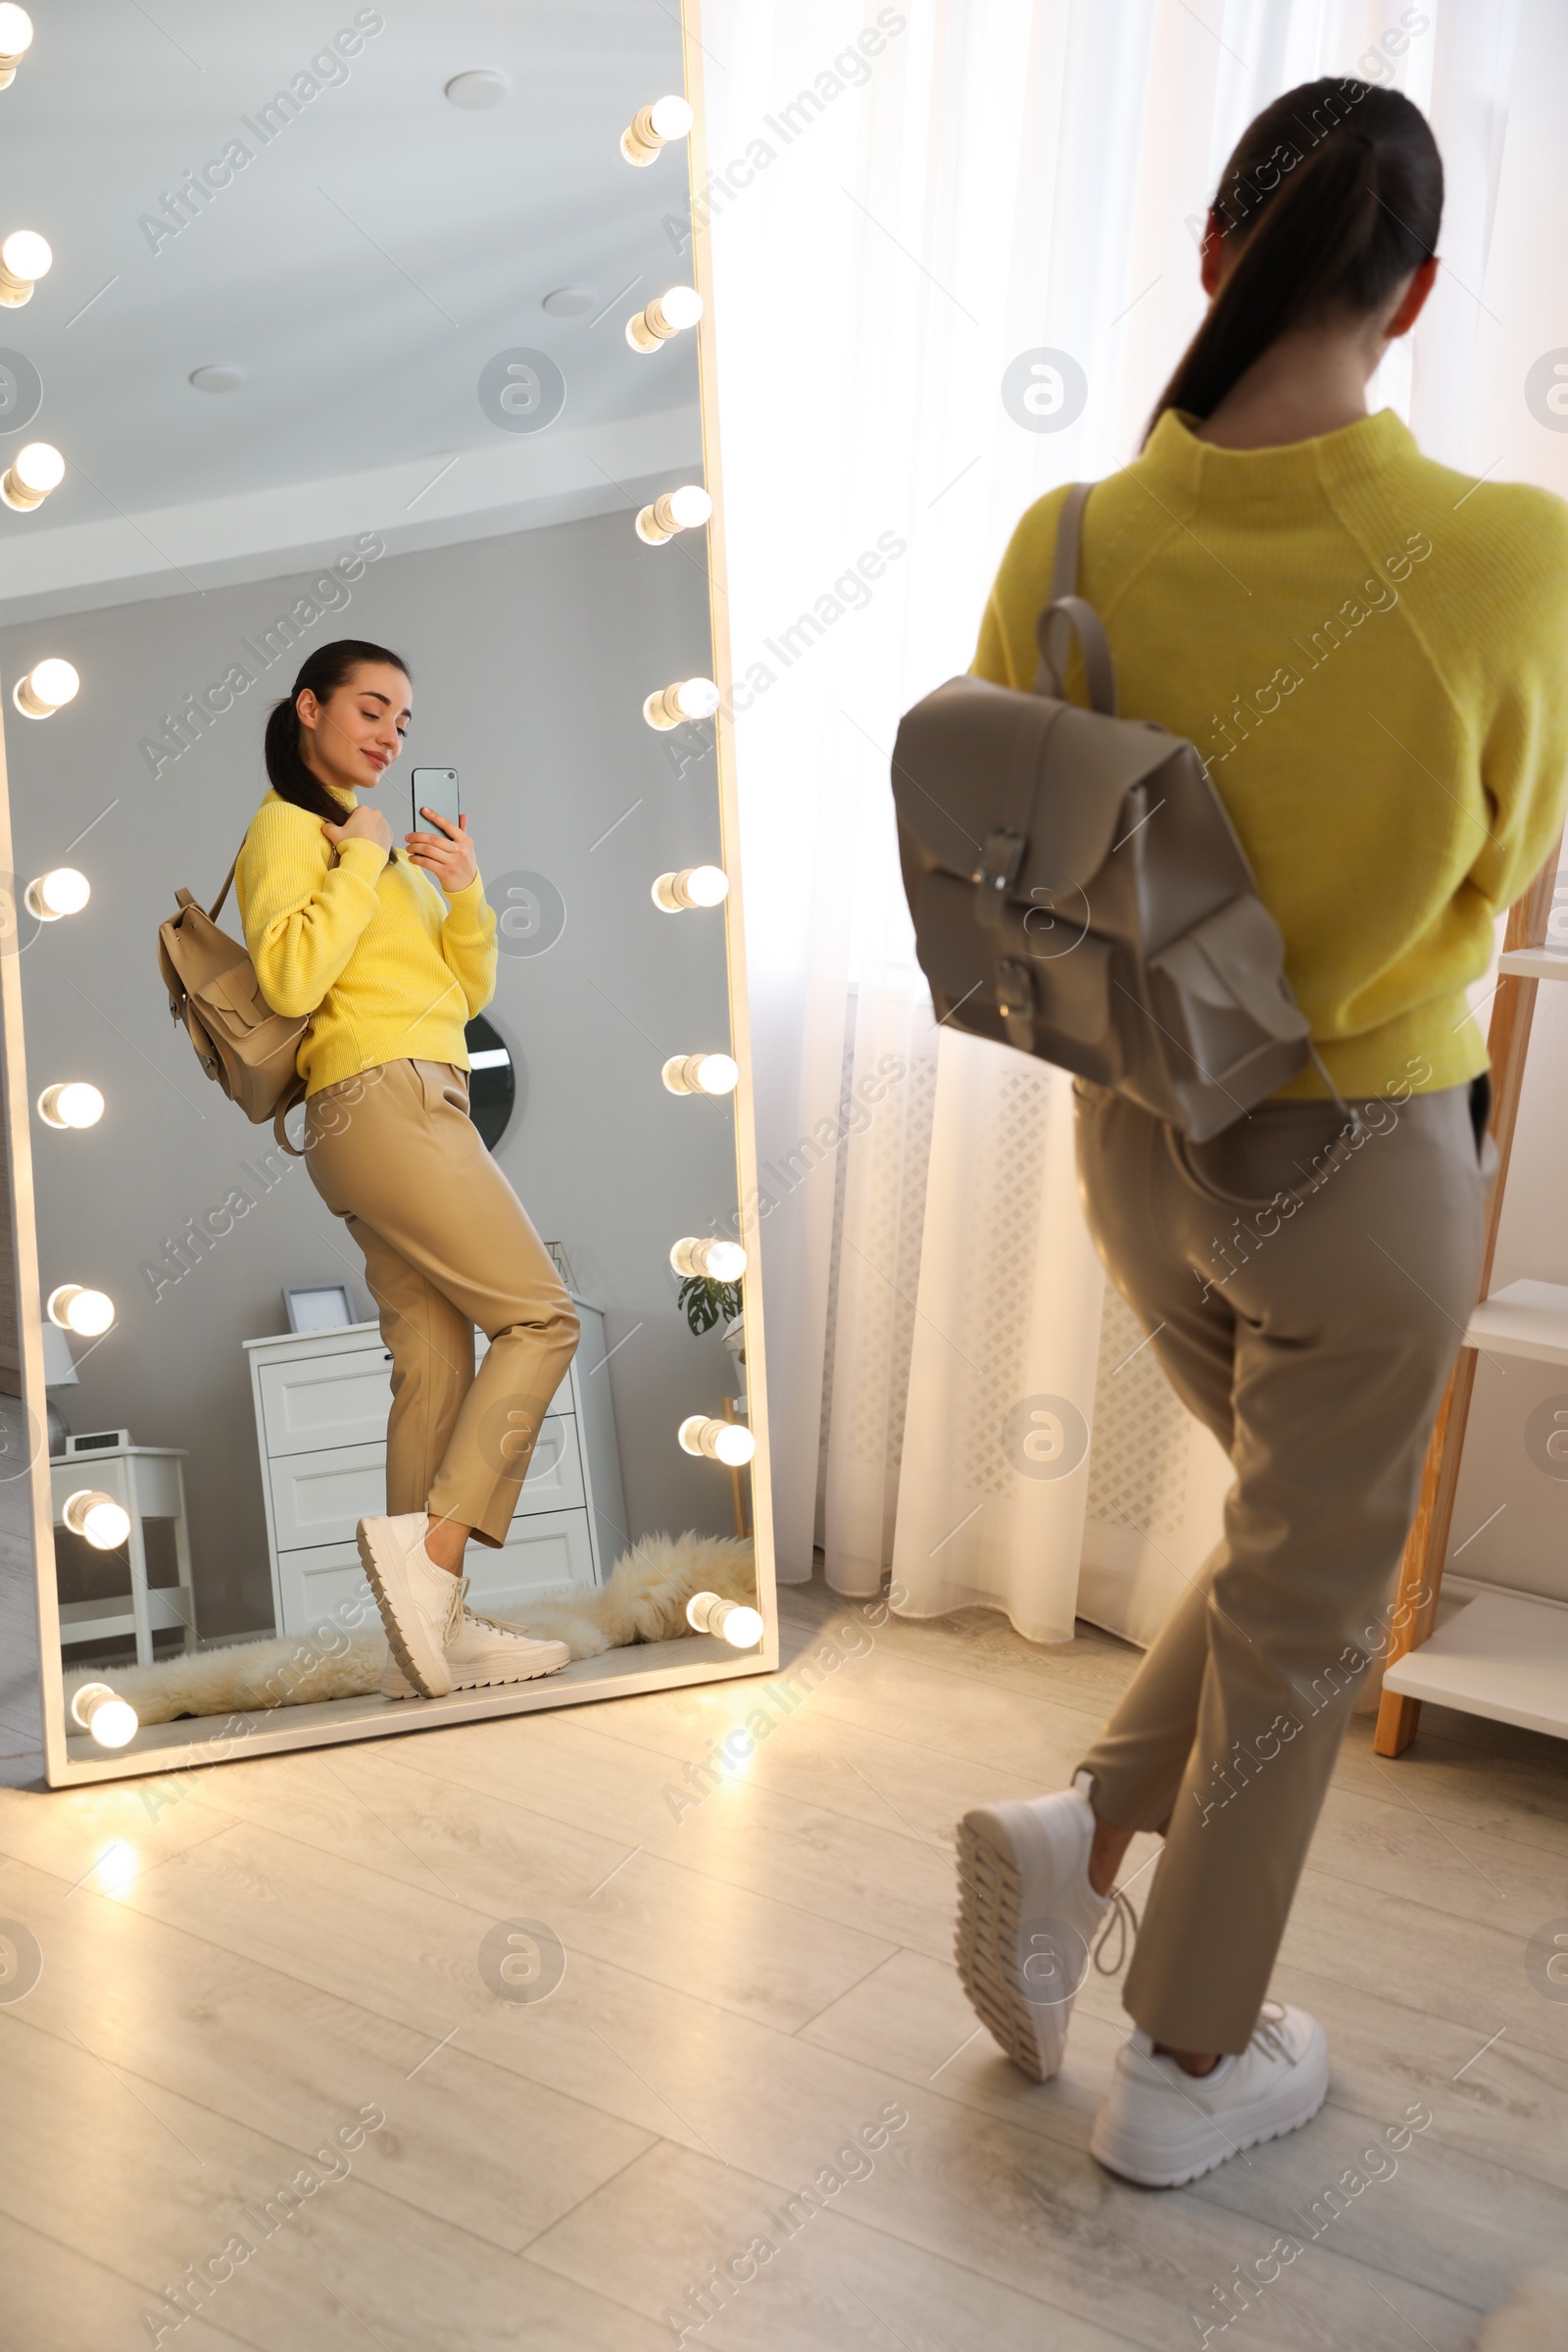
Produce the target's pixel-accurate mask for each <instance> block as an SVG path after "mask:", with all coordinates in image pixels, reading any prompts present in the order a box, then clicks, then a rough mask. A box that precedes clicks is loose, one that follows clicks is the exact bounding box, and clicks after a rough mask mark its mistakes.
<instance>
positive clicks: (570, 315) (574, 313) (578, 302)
mask: <svg viewBox="0 0 1568 2352" xmlns="http://www.w3.org/2000/svg"><path fill="white" fill-rule="evenodd" d="M598 302H599V297H598V295H597V294H596V293H595V292H594V290H593V287H592V286H558V287H557V288H556V290H555V292H554V293H553V294H547V295H546V296H545V298H544V301H543V302H542V303H541V304H540V305H539V308H540V309H541V310H542V311H548V312H549V313H550V316H551V318H552V319H580V318H581V317H582V315H583V313H584V311H591V310H594V309H595V308H596V307H597V305H598Z"/></svg>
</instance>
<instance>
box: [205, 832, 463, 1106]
mask: <svg viewBox="0 0 1568 2352" xmlns="http://www.w3.org/2000/svg"><path fill="white" fill-rule="evenodd" d="M339 797H341V798H342V799H343V803H344V813H345V815H346V814H347V813H348V810H349V809H351V808H353V807H354V806H355V798H354V796H353V795H349V794H345V795H341V796H339ZM234 883H235V888H236V890H237V892H238V896H239V909H240V916H241V919H242V921H243V922H244V925H245V945H246V947H247V948H248V949H249V950H250V956H251V961H252V962H253V963H254V964H255V966H256V975H257V978H258V979H259V980H260V982H261V984H262V994H263V996H264V997H265V998H266V999H267V1002H268V1003H269V1005H271V1007H272V1009H273V1011H274V1012H284V1013H302V1012H305V1013H310V1014H312V1015H313V1018H312V1021H311V1025H310V1028H309V1029H308V1030H307V1032H306V1034H305V1036H304V1037H303V1039H302V1040H301V1042H300V1050H299V1069H300V1074H301V1076H302V1077H303V1078H304V1080H305V1084H306V1093H307V1094H308V1095H314V1094H318V1093H319V1091H320V1089H321V1088H322V1087H323V1086H332V1085H335V1084H336V1082H337V1080H338V1079H340V1078H352V1077H354V1076H355V1075H356V1073H357V1072H358V1071H360V1070H368V1069H373V1068H374V1067H375V1065H376V1064H377V1063H378V1062H383V1061H446V1062H452V1063H455V1064H456V1066H457V1067H458V1068H459V1069H460V1070H466V1068H467V1067H468V1054H467V1049H466V1046H465V1044H464V1042H463V1033H464V1029H465V1027H466V1024H467V1022H468V1020H469V1019H470V1018H471V1016H472V1015H473V1014H474V1013H476V1012H478V1011H480V1010H481V1009H482V1007H483V1006H484V1005H488V1004H489V1002H490V999H491V997H492V996H493V995H494V993H495V984H496V918H495V915H494V913H493V912H492V910H491V908H490V907H489V906H488V905H487V904H486V901H485V895H484V884H483V882H482V881H480V880H478V879H477V878H475V880H474V881H472V882H470V883H469V885H468V887H467V889H466V890H460V891H458V892H457V893H456V895H455V896H454V897H453V898H452V899H451V900H450V901H449V900H447V899H446V898H444V897H443V895H442V892H441V890H440V888H439V886H438V885H437V884H436V883H435V882H433V881H432V880H431V878H430V876H429V875H428V874H427V873H425V872H424V871H423V870H422V869H421V868H420V867H418V866H417V865H411V864H410V862H409V859H408V858H407V856H406V855H405V853H404V852H403V851H402V850H401V849H399V850H394V852H393V853H392V856H391V858H388V857H387V854H386V852H385V851H384V850H381V849H377V847H376V845H375V843H374V842H373V841H346V842H345V843H344V844H343V847H342V850H341V852H340V853H339V852H335V851H334V850H333V847H332V844H331V843H330V842H329V841H328V840H327V838H326V836H325V834H324V833H323V832H322V830H321V820H320V818H319V816H313V815H312V813H311V811H310V810H309V809H297V808H296V807H295V806H294V804H293V803H292V802H291V801H284V800H280V799H279V798H278V796H277V794H276V793H275V792H269V794H268V796H267V798H266V800H265V801H263V803H262V805H261V807H260V808H259V809H257V811H256V814H255V815H254V816H253V817H252V819H251V823H250V830H249V832H248V833H247V834H246V836H245V846H244V848H243V849H242V850H241V852H240V854H239V865H238V868H237V870H236V872H235V876H234Z"/></svg>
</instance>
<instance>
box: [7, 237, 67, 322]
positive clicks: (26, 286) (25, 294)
mask: <svg viewBox="0 0 1568 2352" xmlns="http://www.w3.org/2000/svg"><path fill="white" fill-rule="evenodd" d="M54 258H55V257H54V255H53V254H52V253H51V252H50V250H49V240H48V238H47V237H40V236H39V234H38V232H37V230H36V229H35V228H14V229H13V230H12V231H11V234H10V236H9V237H7V239H6V241H5V243H4V244H3V245H0V303H4V304H5V306H6V308H7V309H8V310H12V311H20V310H21V308H22V306H23V304H24V303H25V302H30V301H31V300H32V289H33V287H34V286H35V285H36V284H37V282H38V280H39V278H40V277H47V276H48V274H49V271H50V270H51V269H52V268H53V266H54Z"/></svg>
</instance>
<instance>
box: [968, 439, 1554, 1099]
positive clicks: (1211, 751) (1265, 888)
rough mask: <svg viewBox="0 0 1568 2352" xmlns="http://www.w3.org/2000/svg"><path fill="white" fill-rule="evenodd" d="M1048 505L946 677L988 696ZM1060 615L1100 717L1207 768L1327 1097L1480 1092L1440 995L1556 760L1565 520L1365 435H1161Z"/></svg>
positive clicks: (1472, 1052)
mask: <svg viewBox="0 0 1568 2352" xmlns="http://www.w3.org/2000/svg"><path fill="white" fill-rule="evenodd" d="M1064 497H1065V491H1062V490H1057V491H1053V492H1052V493H1051V495H1050V496H1049V497H1047V498H1043V499H1042V500H1041V501H1040V502H1039V504H1038V505H1037V506H1035V507H1032V508H1031V509H1030V510H1029V513H1028V514H1027V515H1025V516H1024V518H1023V520H1022V522H1021V523H1020V524H1019V526H1018V529H1017V531H1016V532H1015V534H1014V536H1013V540H1012V544H1011V546H1010V547H1009V548H1008V550H1007V554H1006V558H1005V562H1004V564H1003V566H1002V570H1001V573H1000V574H999V576H998V579H997V584H996V588H995V590H994V592H993V594H992V598H991V603H990V606H989V608H988V610H987V613H986V616H985V622H984V625H983V627H982V630H981V636H980V647H979V652H978V654H977V656H976V659H975V663H974V666H975V669H976V671H977V672H978V674H979V675H980V676H982V677H987V678H993V679H995V680H996V681H997V682H998V683H999V684H1001V685H1007V686H1016V687H1027V686H1028V685H1029V684H1030V682H1031V680H1032V679H1033V676H1034V672H1035V665H1036V662H1037V659H1038V656H1037V653H1036V649H1035V622H1036V619H1037V617H1038V615H1039V613H1040V610H1041V608H1042V606H1043V605H1044V604H1046V602H1047V601H1048V599H1049V583H1050V577H1051V557H1052V550H1053V547H1054V542H1055V532H1056V518H1057V515H1058V514H1059V512H1060V509H1061V505H1062V502H1063V499H1064ZM1078 593H1079V594H1080V595H1081V596H1084V597H1086V598H1087V599H1088V601H1089V602H1090V603H1091V604H1092V605H1093V606H1094V607H1095V609H1096V610H1097V612H1098V613H1100V615H1101V618H1102V619H1103V622H1104V624H1105V630H1106V634H1107V636H1108V638H1109V641H1110V649H1111V653H1112V655H1113V657H1114V660H1115V663H1116V681H1117V687H1118V691H1119V694H1120V698H1121V707H1122V709H1123V710H1124V711H1127V712H1129V713H1130V714H1132V715H1134V716H1136V717H1141V718H1157V719H1158V720H1159V721H1160V723H1161V725H1163V726H1166V727H1168V728H1170V729H1171V731H1172V732H1173V733H1174V734H1177V735H1185V736H1187V737H1188V738H1190V740H1191V741H1192V742H1193V743H1195V744H1196V745H1197V747H1198V749H1199V751H1200V752H1201V754H1202V756H1203V758H1204V760H1206V761H1207V763H1208V769H1209V773H1210V775H1211V776H1212V777H1213V780H1214V783H1215V785H1216V787H1217V788H1218V791H1219V794H1220V797H1221V799H1222V800H1223V801H1224V803H1225V806H1226V808H1227V809H1228V810H1229V812H1230V815H1231V819H1232V821H1233V823H1234V824H1235V826H1236V829H1237V831H1238V833H1239V834H1240V836H1241V839H1242V844H1243V847H1244V848H1245V849H1246V851H1247V854H1248V856H1249V858H1250V860H1251V865H1252V870H1253V873H1254V875H1255V876H1256V879H1257V885H1258V890H1259V892H1260V894H1261V896H1262V899H1263V901H1264V904H1265V905H1266V906H1267V907H1268V908H1269V909H1270V911H1271V912H1272V914H1273V915H1274V918H1275V920H1276V921H1277V922H1278V924H1279V926H1280V929H1281V931H1282V932H1283V934H1284V937H1285V947H1286V964H1287V969H1288V971H1289V975H1290V979H1291V983H1292V986H1293V988H1294V989H1295V992H1296V995H1297V998H1298V1000H1299V1003H1300V1005H1301V1006H1302V1008H1303V1010H1304V1011H1305V1012H1306V1014H1307V1016H1308V1018H1309V1019H1310V1021H1311V1023H1312V1030H1313V1038H1314V1042H1315V1043H1316V1045H1317V1047H1318V1050H1319V1052H1320V1053H1321V1054H1322V1055H1323V1057H1324V1060H1325V1062H1326V1063H1327V1066H1328V1069H1329V1072H1330V1074H1331V1076H1332V1077H1333V1079H1334V1081H1335V1083H1336V1084H1337V1086H1338V1087H1339V1089H1340V1092H1341V1093H1342V1094H1345V1095H1379V1094H1386V1093H1388V1092H1389V1091H1390V1090H1391V1089H1392V1088H1393V1087H1394V1086H1395V1085H1397V1084H1399V1083H1404V1082H1413V1083H1414V1084H1415V1085H1416V1087H1417V1088H1418V1089H1422V1090H1424V1089H1428V1088H1433V1087H1445V1086H1455V1085H1458V1084H1460V1083H1461V1082H1462V1081H1464V1080H1468V1079H1470V1078H1473V1077H1475V1076H1476V1075H1477V1074H1478V1073H1479V1072H1480V1071H1482V1070H1484V1069H1485V1068H1486V1066H1487V1056H1486V1048H1485V1046H1484V1044H1483V1042H1482V1038H1481V1033H1480V1031H1479V1029H1478V1028H1477V1027H1476V1025H1475V1023H1474V1021H1473V1020H1471V1019H1470V1018H1469V1017H1468V1014H1467V1007H1466V1000H1465V986H1466V984H1467V983H1468V982H1470V981H1472V980H1475V979H1477V978H1478V977H1479V976H1480V975H1481V974H1482V973H1483V972H1484V971H1485V970H1486V968H1487V964H1488V962H1489V960H1490V957H1491V955H1492V944H1493V922H1494V917H1495V914H1496V913H1497V911H1498V909H1499V908H1501V907H1506V906H1507V905H1508V904H1509V903H1510V902H1511V901H1512V900H1513V899H1514V898H1516V897H1517V896H1518V894H1519V892H1520V891H1521V890H1522V889H1523V888H1524V886H1525V884H1526V883H1527V882H1528V881H1529V880H1530V879H1531V877H1532V875H1534V873H1535V872H1536V871H1537V869H1538V867H1539V866H1540V864H1541V861H1542V859H1543V858H1544V856H1545V854H1546V852H1547V850H1548V849H1549V848H1550V847H1551V838H1552V830H1553V826H1554V823H1555V821H1556V819H1557V816H1558V815H1559V813H1560V812H1559V811H1558V810H1557V808H1556V804H1555V803H1554V801H1553V798H1552V796H1551V795H1550V793H1543V792H1542V791H1541V789H1540V784H1541V780H1542V778H1543V776H1547V777H1550V776H1555V775H1557V774H1560V772H1561V770H1562V768H1563V765H1564V763H1565V761H1568V665H1565V661H1564V655H1565V652H1568V508H1565V507H1564V506H1563V504H1562V502H1561V501H1560V500H1558V499H1556V498H1553V497H1552V496H1551V495H1550V494H1549V493H1548V492H1546V491H1544V490H1535V489H1530V488H1527V487H1525V486H1523V485H1521V484H1514V483H1498V484H1493V483H1489V482H1482V483H1480V484H1477V483H1476V482H1475V481H1473V480H1467V479H1466V478H1465V477H1464V476H1463V475H1462V474H1458V473H1454V472H1452V471H1451V470H1450V469H1449V468H1448V467H1446V466H1438V465H1435V464H1433V462H1432V461H1431V460H1430V459H1428V458H1424V457H1423V456H1422V455H1421V453H1420V451H1419V449H1418V448H1417V447H1416V444H1415V440H1414V438H1413V436H1412V435H1411V433H1410V432H1409V431H1408V429H1407V428H1406V427H1405V426H1404V425H1403V424H1401V423H1400V422H1399V419H1398V418H1397V417H1396V416H1395V415H1394V414H1393V412H1392V411H1391V410H1387V409H1385V410H1383V411H1382V412H1380V414H1379V415H1377V416H1375V417H1364V418H1362V419H1361V420H1360V421H1358V422H1356V423H1353V424H1348V425H1344V426H1342V427H1340V429H1339V430H1337V431H1334V432H1329V433H1325V434H1322V435H1320V436H1317V437H1314V438H1312V439H1310V440H1304V441H1300V442H1297V443H1294V444H1291V445H1288V446H1285V447H1276V448H1263V449H1227V448H1222V447H1216V446H1215V445H1213V444H1212V443H1210V442H1208V441H1205V440H1201V439H1200V438H1199V437H1198V434H1197V433H1196V432H1195V430H1194V428H1193V424H1192V423H1190V422H1188V421H1185V420H1184V419H1183V418H1182V417H1180V416H1179V415H1178V414H1177V413H1176V412H1175V411H1174V410H1167V411H1166V412H1165V413H1164V415H1163V416H1161V417H1160V419H1159V421H1158V423H1157V424H1156V426H1155V428H1154V431H1153V433H1152V435H1151V437H1150V441H1149V444H1148V446H1147V447H1146V448H1145V450H1144V451H1143V453H1142V455H1141V456H1140V457H1138V458H1137V459H1136V460H1135V461H1134V462H1133V464H1132V465H1131V466H1127V467H1126V468H1125V469H1124V470H1123V471H1122V472H1120V473H1118V474H1114V475H1112V476H1111V477H1110V479H1109V480H1108V481H1105V482H1102V483H1101V484H1099V485H1098V486H1097V488H1096V490H1095V493H1094V496H1093V497H1092V498H1091V499H1090V501H1089V506H1088V509H1087V512H1086V515H1085V518H1084V536H1083V549H1082V556H1081V560H1080V564H1079V575H1078ZM1323 1091H1324V1089H1323V1086H1322V1082H1321V1080H1320V1079H1319V1078H1318V1076H1317V1073H1316V1072H1315V1070H1312V1069H1311V1068H1308V1069H1307V1070H1305V1071H1303V1073H1302V1074H1301V1076H1300V1077H1299V1079H1297V1080H1296V1081H1295V1082H1294V1084H1293V1085H1292V1087H1291V1088H1290V1090H1289V1092H1290V1093H1292V1094H1293V1095H1321V1094H1322V1093H1323Z"/></svg>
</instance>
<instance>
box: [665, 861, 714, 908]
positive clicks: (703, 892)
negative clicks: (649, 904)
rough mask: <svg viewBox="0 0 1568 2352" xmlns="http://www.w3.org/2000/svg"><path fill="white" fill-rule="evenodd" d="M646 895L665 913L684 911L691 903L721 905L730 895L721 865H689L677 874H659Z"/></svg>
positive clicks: (709, 905)
mask: <svg viewBox="0 0 1568 2352" xmlns="http://www.w3.org/2000/svg"><path fill="white" fill-rule="evenodd" d="M649 896H650V898H651V899H652V900H653V902H654V905H655V906H656V907H660V908H661V909H662V911H663V912H664V913H665V914H684V913H687V912H689V911H690V909H691V908H692V907H721V906H722V905H723V903H724V901H725V900H726V899H727V898H728V897H729V876H728V875H727V874H726V873H725V871H724V869H723V867H722V866H721V865H688V866H684V867H683V868H682V870H681V871H680V872H679V873H678V874H661V875H659V877H658V879H657V880H656V881H655V882H654V884H653V886H652V888H651V889H650V891H649Z"/></svg>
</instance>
